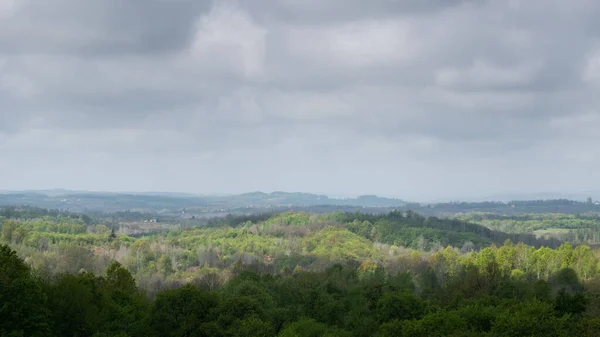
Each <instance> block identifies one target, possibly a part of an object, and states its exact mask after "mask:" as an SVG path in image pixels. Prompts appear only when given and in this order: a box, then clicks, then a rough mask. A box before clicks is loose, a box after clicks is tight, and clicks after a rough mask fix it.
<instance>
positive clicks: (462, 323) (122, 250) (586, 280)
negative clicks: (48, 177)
mask: <svg viewBox="0 0 600 337" xmlns="http://www.w3.org/2000/svg"><path fill="white" fill-rule="evenodd" d="M597 225H598V218H597V216H596V215H593V214H585V215H566V214H538V213H532V214H521V215H517V216H513V215H498V214H493V213H481V212H479V213H467V214H464V215H460V216H456V217H454V218H438V217H432V216H430V217H426V216H422V215H420V214H419V213H417V212H414V211H402V210H395V211H391V212H388V213H361V212H332V213H324V214H315V213H309V212H293V211H286V212H277V211H271V212H267V213H258V214H249V215H229V216H225V217H217V218H212V219H208V220H205V221H202V222H198V223H195V222H194V221H188V220H187V219H181V218H173V217H169V216H159V215H156V214H153V213H144V212H131V211H126V212H122V211H119V212H112V213H100V212H91V213H85V214H84V213H70V212H65V211H56V210H48V209H40V208H34V207H5V208H2V209H0V226H1V231H0V233H1V235H0V244H2V248H1V249H0V268H1V271H2V273H1V274H0V302H1V303H2V306H0V307H1V308H2V309H1V310H3V312H2V315H0V317H3V318H0V335H2V336H5V335H6V336H65V335H75V336H96V337H98V336H138V335H145V336H521V335H528V336H529V335H531V336H542V335H547V336H562V335H564V336H566V335H567V334H572V333H573V331H576V332H577V334H578V335H581V336H596V335H598V333H600V330H598V329H600V318H599V317H600V316H599V315H600V313H599V312H598V311H597V307H598V305H599V304H600V255H599V252H598V251H597V250H596V248H595V246H594V245H593V244H592V245H589V244H586V241H585V240H580V241H579V242H575V241H574V242H573V244H571V243H569V242H566V241H565V240H564V237H560V236H554V235H548V234H547V233H545V234H544V235H539V232H538V231H539V230H548V229H553V228H554V229H555V228H559V229H565V230H566V231H567V232H569V231H583V230H588V231H590V232H593V231H594V230H595V229H596V228H597ZM136 226H137V227H136ZM133 228H137V231H134V229H133ZM569 233H571V232H569ZM9 314H10V316H6V315H9ZM7 317H11V318H7ZM67 317H68V319H65V318H67ZM540 322H542V323H543V324H538V323H540Z"/></svg>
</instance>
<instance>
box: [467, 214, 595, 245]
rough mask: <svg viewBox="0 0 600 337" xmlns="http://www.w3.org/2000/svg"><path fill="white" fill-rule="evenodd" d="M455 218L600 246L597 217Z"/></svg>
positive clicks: (470, 215)
mask: <svg viewBox="0 0 600 337" xmlns="http://www.w3.org/2000/svg"><path fill="white" fill-rule="evenodd" d="M457 219H459V220H461V221H467V222H471V223H476V224H480V225H483V226H485V227H488V228H491V229H495V230H498V231H502V232H507V233H525V234H531V233H533V234H537V235H538V236H546V237H551V236H553V237H556V238H560V239H562V240H568V241H571V242H576V243H586V244H592V245H596V244H599V243H600V215H598V214H594V213H592V214H561V213H540V214H520V215H500V214H492V213H469V214H465V215H461V216H458V217H457Z"/></svg>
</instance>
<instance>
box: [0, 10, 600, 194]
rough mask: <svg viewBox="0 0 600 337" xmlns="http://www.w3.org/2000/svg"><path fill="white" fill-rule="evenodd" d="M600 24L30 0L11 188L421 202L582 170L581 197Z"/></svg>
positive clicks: (566, 14) (10, 57)
mask: <svg viewBox="0 0 600 337" xmlns="http://www.w3.org/2000/svg"><path fill="white" fill-rule="evenodd" d="M598 10H600V4H599V3H598V2H597V1H592V0H581V1H577V2H576V3H567V2H565V1H559V0H552V1H542V0H535V1H533V0H532V1H518V0H512V1H500V0H489V1H458V0H456V1H454V0H453V1H413V0H410V1H386V0H376V1H358V0H356V1H355V0H350V1H341V0H340V1H338V0H335V1H313V0H309V1H292V0H284V1H267V0H257V1H247V0H239V1H189V0H178V1H166V0H151V1H127V2H119V1H112V0H111V1H100V0H98V1H96V0H93V1H75V0H45V1H41V0H30V1H28V2H24V5H22V6H17V7H15V8H13V9H12V10H11V11H8V12H6V13H3V14H1V15H2V17H1V18H0V60H2V62H1V64H2V66H1V67H0V151H1V152H2V156H3V159H4V160H3V161H4V163H5V164H3V165H0V173H2V174H0V176H1V177H3V178H2V179H4V180H0V183H5V185H9V186H6V188H20V187H19V186H17V185H19V184H20V183H19V181H25V182H24V183H22V184H25V185H26V186H25V185H23V186H22V188H35V187H39V188H43V187H67V188H69V187H72V188H73V187H75V188H91V189H94V188H99V187H102V188H103V189H105V188H109V189H125V190H135V189H142V190H152V189H156V188H161V189H165V190H185V191H193V192H242V191H247V190H256V189H259V190H305V191H311V190H312V191H316V192H330V193H337V192H340V193H358V192H365V193H385V194H395V195H398V196H401V197H407V198H410V197H425V196H428V197H432V196H440V197H447V196H450V195H451V194H452V193H453V191H458V190H460V191H461V192H462V191H466V192H465V193H467V194H477V193H481V194H486V195H487V194H494V193H490V192H496V191H495V190H494V189H507V188H508V189H511V188H512V189H520V188H530V189H544V188H546V186H547V184H546V183H545V181H550V180H554V181H556V176H557V175H559V174H561V172H564V173H565V174H569V175H570V176H573V177H577V178H576V179H575V178H574V179H573V180H572V181H571V183H572V186H573V188H580V187H581V186H585V185H588V184H589V182H590V181H592V178H593V177H592V175H590V173H589V172H590V171H589V168H590V167H593V166H595V165H596V166H597V165H598V164H600V152H598V150H597V148H600V143H598V142H599V139H598V137H597V132H595V130H596V128H595V127H596V126H598V127H600V125H598V116H599V114H600V106H599V104H598V103H597V100H596V99H595V97H596V95H597V94H596V93H597V90H598V89H600V75H599V74H600V70H598V69H600V66H598V64H600V61H598V60H600V49H599V47H600V43H599V42H598V41H599V40H598V33H600V27H599V26H598V23H597V20H596V19H595V17H594V13H597V12H598ZM557 152H558V153H557ZM6 162H9V163H11V164H8V165H7V164H6ZM572 163H577V166H576V167H575V165H572ZM140 166H142V167H144V168H145V169H144V170H143V171H144V172H143V173H139V169H138V168H139V167H140ZM490 175H493V176H494V177H495V178H494V180H493V181H489V177H490ZM532 175H535V177H531V176H532ZM22 176H25V178H23V177H22ZM362 177H374V178H369V179H364V178H362ZM544 179H546V180H544ZM51 182H52V183H55V184H58V185H61V186H47V185H48V184H50V183H51ZM568 187H569V186H568V185H567V184H566V183H565V184H564V185H561V186H560V188H568ZM597 187H598V188H600V186H597ZM327 190H328V191H327Z"/></svg>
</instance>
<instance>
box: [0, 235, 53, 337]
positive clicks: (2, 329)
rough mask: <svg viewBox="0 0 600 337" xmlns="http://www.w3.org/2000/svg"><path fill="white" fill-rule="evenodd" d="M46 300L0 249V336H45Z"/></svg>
mask: <svg viewBox="0 0 600 337" xmlns="http://www.w3.org/2000/svg"><path fill="white" fill-rule="evenodd" d="M46 299H47V298H46V295H45V294H44V293H43V290H42V287H41V283H40V282H39V281H38V280H36V279H34V278H33V277H32V276H31V274H30V271H29V268H28V267H27V266H26V265H25V263H24V262H23V260H21V259H20V258H19V257H18V256H17V254H16V252H15V251H13V250H12V249H10V247H8V246H6V245H0V336H33V337H37V336H48V335H49V334H50V330H49V325H48V318H49V312H48V310H47V309H46V307H45V305H46Z"/></svg>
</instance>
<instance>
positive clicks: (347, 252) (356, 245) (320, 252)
mask: <svg viewBox="0 0 600 337" xmlns="http://www.w3.org/2000/svg"><path fill="white" fill-rule="evenodd" d="M0 233H1V235H0V240H2V241H3V242H5V243H7V244H10V245H11V247H13V249H15V250H16V251H17V252H18V253H19V255H20V256H22V257H23V258H25V259H26V261H27V263H28V264H29V265H30V266H32V267H34V268H35V269H38V270H42V271H45V272H48V273H65V272H66V273H77V272H79V271H80V270H86V271H91V272H94V273H104V272H105V271H106V269H107V267H108V265H109V262H110V261H111V260H117V261H119V262H120V263H122V264H123V265H124V266H125V267H126V268H127V269H129V270H130V271H131V272H132V273H133V275H134V276H135V278H136V279H137V280H138V282H139V285H140V286H141V287H143V288H144V289H148V290H151V291H152V292H156V291H158V289H160V288H161V287H164V286H168V285H169V284H179V283H185V282H188V281H190V280H193V279H195V278H201V277H204V276H205V275H207V274H211V275H212V274H218V275H219V278H220V279H226V278H227V277H228V275H229V273H230V271H231V270H232V268H233V267H234V266H235V264H236V263H238V262H240V261H241V262H243V263H259V264H262V265H264V266H265V268H268V270H269V271H270V272H273V273H286V272H290V271H293V270H294V269H297V268H300V269H303V270H321V269H322V268H324V267H325V266H328V265H330V264H331V263H336V262H342V263H347V262H348V261H359V262H362V261H365V260H367V259H369V260H372V261H375V262H377V263H379V264H381V265H383V266H385V267H386V268H390V269H393V270H396V269H398V268H401V267H400V265H403V264H405V261H404V260H405V259H406V257H407V256H414V258H415V259H417V260H419V261H421V260H427V258H428V256H430V255H431V254H433V253H435V252H438V251H440V250H443V249H444V248H446V247H448V246H451V247H455V248H456V250H457V251H459V252H460V254H469V253H470V252H472V251H474V250H480V249H483V248H485V247H488V246H490V245H491V244H493V243H496V244H497V245H500V244H501V243H502V242H503V241H505V240H507V239H510V240H512V241H513V242H524V243H526V244H531V245H532V247H541V246H543V245H544V246H546V247H556V246H557V245H558V242H557V241H542V240H536V239H534V238H532V237H533V236H531V235H522V236H521V235H508V234H504V233H500V232H495V231H492V230H489V229H488V228H485V227H483V226H479V225H474V224H469V223H467V222H464V221H458V220H447V219H438V218H425V217H422V216H420V215H418V214H416V213H414V212H406V213H403V212H399V211H395V212H391V213H388V214H384V215H372V214H362V213H341V212H338V213H330V214H310V213H303V212H299V213H294V212H288V213H282V214H276V215H275V214H258V215H252V216H243V217H227V218H221V219H217V220H212V222H211V223H209V224H208V225H207V226H205V227H191V228H187V229H185V228H184V229H177V230H171V231H169V232H163V233H154V234H149V235H148V234H144V235H142V236H137V237H133V236H129V235H124V234H119V233H115V232H114V231H112V230H111V228H110V227H108V226H106V225H103V224H96V225H91V226H85V225H84V224H83V223H82V221H81V220H79V219H72V218H65V217H62V216H57V217H55V218H41V219H38V218H36V219H30V220H23V219H6V220H5V221H3V223H2V230H1V232H0ZM523 254H529V253H528V252H525V253H523ZM528 256H529V255H527V258H525V257H524V258H523V259H525V260H527V261H530V260H531V259H530V258H529V257H528ZM531 261H534V260H531ZM531 263H534V262H531Z"/></svg>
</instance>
